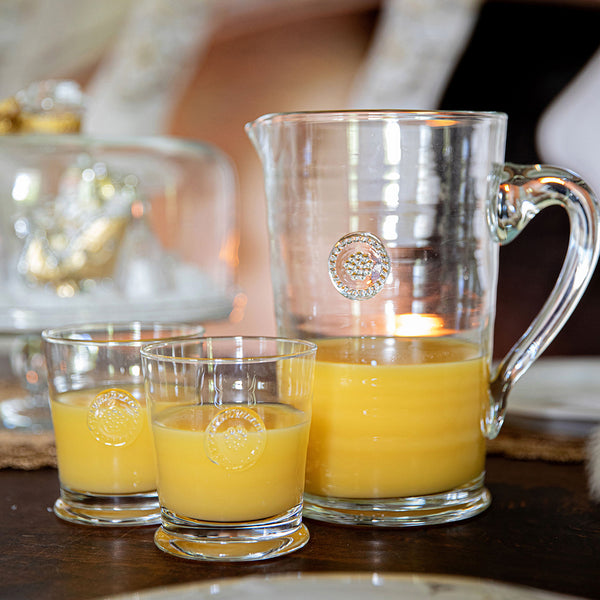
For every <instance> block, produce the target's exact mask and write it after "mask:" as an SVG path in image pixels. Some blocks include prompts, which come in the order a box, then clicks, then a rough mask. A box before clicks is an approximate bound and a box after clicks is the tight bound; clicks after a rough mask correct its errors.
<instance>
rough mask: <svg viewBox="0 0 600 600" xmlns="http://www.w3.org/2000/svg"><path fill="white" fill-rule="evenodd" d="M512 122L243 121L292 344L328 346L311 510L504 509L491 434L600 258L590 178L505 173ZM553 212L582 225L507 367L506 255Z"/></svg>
mask: <svg viewBox="0 0 600 600" xmlns="http://www.w3.org/2000/svg"><path fill="white" fill-rule="evenodd" d="M506 123H507V117H506V115H504V114H501V113H474V112H435V111H423V112H411V111H358V112H323V113H291V114H273V115H265V116H263V117H260V118H259V119H257V120H256V121H254V122H252V123H249V124H248V125H247V126H246V131H247V132H248V135H249V136H250V138H251V140H252V142H253V143H254V145H255V147H256V149H257V151H258V154H259V156H260V158H261V160H262V163H263V167H264V176H265V187H266V195H267V206H268V224H269V235H270V249H271V262H272V266H271V273H272V280H273V287H274V295H275V308H276V317H277V324H278V330H279V334H280V335H283V336H288V337H292V336H293V337H301V338H304V339H309V340H313V341H315V342H316V343H317V345H318V352H317V361H316V367H315V396H314V407H313V419H312V425H311V432H310V441H309V448H308V458H307V470H306V494H305V516H308V517H312V518H315V519H321V520H324V521H332V522H340V523H349V524H367V525H384V526H386V525H389V526H397V525H423V524H432V523H445V522H449V521H455V520H458V519H464V518H467V517H470V516H473V515H475V514H477V513H479V512H481V511H482V510H484V509H485V508H486V507H487V506H488V505H489V503H490V495H489V492H488V490H487V488H486V487H485V485H484V473H485V445H486V439H490V438H493V437H495V436H496V435H497V434H498V432H499V430H500V428H501V426H502V423H503V419H504V413H505V408H506V399H507V396H508V394H509V392H510V390H511V388H512V386H513V385H514V383H515V382H516V381H517V380H518V379H519V377H520V376H521V375H522V374H523V373H524V372H525V371H526V370H527V368H528V367H529V366H530V365H531V363H532V362H533V361H534V360H535V358H536V357H537V356H539V354H540V353H541V352H543V350H544V349H545V348H546V347H547V346H548V344H549V343H550V342H551V341H552V339H553V338H554V336H555V335H556V334H557V332H558V331H559V330H560V328H561V327H562V325H563V324H564V322H565V321H566V319H567V318H568V317H569V315H570V314H571V312H572V310H573V308H574V307H575V305H576V304H577V302H578V301H579V299H580V297H581V295H582V294H583V292H584V290H585V288H586V286H587V284H588V282H589V280H590V277H591V275H592V273H593V270H594V267H595V265H596V262H597V260H598V249H599V237H598V207H597V203H596V200H595V198H594V196H593V194H592V192H591V191H590V189H589V188H588V186H587V185H586V184H585V182H583V181H582V180H581V179H580V178H579V177H578V176H577V175H575V174H573V173H571V172H569V171H565V170H564V169H560V168H557V167H551V166H546V165H514V164H508V163H505V162H504V146H505V137H506ZM550 205H558V206H561V207H563V208H564V209H565V210H566V211H567V213H568V215H569V218H570V222H571V231H570V242H569V248H568V252H567V255H566V258H565V262H564V266H563V269H562V272H561V274H560V276H559V278H558V281H557V284H556V287H555V289H554V290H553V292H552V293H551V295H550V296H549V298H548V300H547V302H546V304H545V305H544V306H543V307H542V309H541V312H540V313H539V315H538V317H537V318H536V319H535V320H534V322H533V323H532V324H531V327H530V328H529V329H528V330H527V331H526V332H525V333H524V334H523V336H522V338H521V339H520V340H518V341H517V343H516V344H515V346H514V347H513V348H512V350H511V351H510V352H509V353H508V355H507V356H506V357H505V358H504V360H502V361H501V363H500V366H499V367H498V369H497V370H496V371H495V372H493V371H492V367H491V359H492V350H493V328H494V318H495V303H496V286H497V279H498V253H499V247H500V245H501V244H506V243H508V242H510V241H511V240H513V239H514V238H515V237H516V236H517V235H518V234H519V233H520V232H521V231H522V230H523V229H524V228H525V226H526V225H527V223H529V221H530V220H531V219H532V218H533V217H534V216H535V215H536V214H537V213H538V212H539V211H540V210H542V209H544V208H545V207H547V206H550ZM540 252H543V248H540ZM515 285H516V286H520V285H527V282H523V281H515Z"/></svg>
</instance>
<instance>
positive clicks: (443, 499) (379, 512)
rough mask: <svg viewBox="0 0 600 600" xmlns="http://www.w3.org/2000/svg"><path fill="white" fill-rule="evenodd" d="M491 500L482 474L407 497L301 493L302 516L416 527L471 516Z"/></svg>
mask: <svg viewBox="0 0 600 600" xmlns="http://www.w3.org/2000/svg"><path fill="white" fill-rule="evenodd" d="M490 503H491V495H490V493H489V491H488V489H487V488H486V487H485V486H484V485H483V475H481V476H480V477H477V478H476V479H474V480H472V481H470V482H469V483H467V484H465V485H462V486H460V487H458V488H456V489H454V490H450V491H447V492H443V493H439V494H430V495H425V496H413V497H406V498H380V499H356V498H326V497H321V496H315V495H312V494H307V493H305V494H304V516H305V517H307V518H309V519H315V520H317V521H325V522H328V523H339V524H342V525H370V526H376V527H416V526H420V525H437V524H443V523H451V522H454V521H461V520H463V519H468V518H470V517H474V516H475V515H477V514H479V513H481V512H483V511H484V510H485V509H486V508H487V507H488V506H489V505H490Z"/></svg>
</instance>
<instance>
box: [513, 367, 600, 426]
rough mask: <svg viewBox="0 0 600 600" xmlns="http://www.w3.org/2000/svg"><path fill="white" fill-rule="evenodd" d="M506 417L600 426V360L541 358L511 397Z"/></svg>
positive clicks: (521, 380) (522, 379)
mask: <svg viewBox="0 0 600 600" xmlns="http://www.w3.org/2000/svg"><path fill="white" fill-rule="evenodd" d="M507 414H508V415H509V416H510V415H515V416H519V417H528V418H533V419H552V420H561V421H583V422H588V423H593V424H596V423H600V357H599V358H592V357H590V358H567V357H556V358H554V357H552V358H541V359H539V360H538V361H536V362H535V363H534V364H533V366H532V367H531V368H530V369H529V371H527V373H525V375H523V377H521V379H520V380H519V381H518V382H517V383H516V384H515V386H514V388H513V389H512V391H511V393H510V394H509V395H508V407H507Z"/></svg>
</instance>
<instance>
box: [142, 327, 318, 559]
mask: <svg viewBox="0 0 600 600" xmlns="http://www.w3.org/2000/svg"><path fill="white" fill-rule="evenodd" d="M141 354H142V363H143V367H144V376H145V381H146V397H147V399H148V403H149V406H150V411H151V420H152V434H153V438H154V444H155V448H156V457H157V468H158V495H159V501H160V506H161V513H162V525H161V527H160V528H159V529H158V531H157V532H156V535H155V538H154V539H155V542H156V545H157V546H158V547H159V548H160V549H161V550H163V551H164V552H167V553H169V554H173V555H176V556H180V557H183V558H190V559H196V560H215V561H219V560H220V561H244V560H260V559H265V558H271V557H274V556H279V555H282V554H287V553H288V552H292V551H293V550H296V549H298V548H301V547H302V546H304V545H305V544H306V542H307V541H308V537H309V534H308V530H307V529H306V526H305V525H304V524H303V523H302V499H303V490H304V470H305V464H306V451H307V445H308V432H309V427H310V417H311V405H312V386H313V371H314V361H315V354H316V346H315V345H314V344H312V343H310V342H304V341H301V340H288V339H278V338H262V337H227V338H225V337H223V338H204V339H198V340H185V341H174V342H167V343H158V344H151V345H148V346H144V348H142V353H141Z"/></svg>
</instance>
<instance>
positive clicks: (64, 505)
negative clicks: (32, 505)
mask: <svg viewBox="0 0 600 600" xmlns="http://www.w3.org/2000/svg"><path fill="white" fill-rule="evenodd" d="M54 514H55V515H56V516H57V517H59V518H61V519H63V520H64V521H69V522H71V523H80V524H83V525H95V526H101V527H102V526H104V527H119V526H123V527H125V526H126V527H132V526H136V525H137V526H142V525H157V524H159V523H160V507H159V504H158V498H157V495H156V493H151V492H149V493H145V494H127V495H120V496H111V495H104V494H103V495H94V494H84V493H80V492H73V491H69V490H65V489H61V497H60V498H58V500H56V502H55V503H54Z"/></svg>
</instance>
